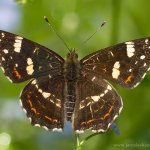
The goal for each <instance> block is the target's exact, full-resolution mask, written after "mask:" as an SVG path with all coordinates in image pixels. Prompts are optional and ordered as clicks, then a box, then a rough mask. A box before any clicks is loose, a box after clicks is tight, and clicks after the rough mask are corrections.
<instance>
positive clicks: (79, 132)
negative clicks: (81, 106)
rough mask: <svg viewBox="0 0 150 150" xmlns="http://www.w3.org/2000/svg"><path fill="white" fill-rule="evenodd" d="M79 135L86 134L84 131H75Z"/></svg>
mask: <svg viewBox="0 0 150 150" xmlns="http://www.w3.org/2000/svg"><path fill="white" fill-rule="evenodd" d="M75 132H76V133H77V134H82V133H84V130H76V131H75Z"/></svg>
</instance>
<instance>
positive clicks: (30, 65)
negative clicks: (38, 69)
mask: <svg viewBox="0 0 150 150" xmlns="http://www.w3.org/2000/svg"><path fill="white" fill-rule="evenodd" d="M27 64H28V66H27V67H26V71H27V73H28V74H29V75H32V74H33V72H34V69H33V61H32V59H31V58H27Z"/></svg>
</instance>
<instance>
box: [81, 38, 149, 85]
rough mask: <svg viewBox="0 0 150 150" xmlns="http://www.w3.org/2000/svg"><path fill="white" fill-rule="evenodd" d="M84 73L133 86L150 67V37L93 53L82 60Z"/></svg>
mask: <svg viewBox="0 0 150 150" xmlns="http://www.w3.org/2000/svg"><path fill="white" fill-rule="evenodd" d="M81 66H82V73H83V74H85V73H86V74H93V76H97V77H101V78H103V79H107V80H112V81H114V82H116V83H118V84H120V85H121V86H123V87H127V88H133V87H135V86H137V85H138V84H139V83H140V81H141V80H142V79H143V78H144V76H145V74H146V72H147V70H148V69H149V67H150V38H143V39H137V40H132V41H129V42H125V43H121V44H118V45H115V46H112V47H109V48H105V49H102V50H100V51H97V52H95V53H92V54H90V55H88V56H86V57H85V58H83V59H82V60H81Z"/></svg>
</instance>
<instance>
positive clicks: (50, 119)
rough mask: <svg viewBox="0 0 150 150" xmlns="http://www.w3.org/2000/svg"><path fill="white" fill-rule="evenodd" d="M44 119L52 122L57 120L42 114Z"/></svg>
mask: <svg viewBox="0 0 150 150" xmlns="http://www.w3.org/2000/svg"><path fill="white" fill-rule="evenodd" d="M44 117H45V118H46V119H48V120H49V121H52V122H58V120H56V119H52V118H50V117H48V116H44Z"/></svg>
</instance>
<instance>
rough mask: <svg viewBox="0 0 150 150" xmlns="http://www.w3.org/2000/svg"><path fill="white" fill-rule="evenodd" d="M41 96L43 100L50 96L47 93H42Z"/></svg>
mask: <svg viewBox="0 0 150 150" xmlns="http://www.w3.org/2000/svg"><path fill="white" fill-rule="evenodd" d="M42 95H43V97H44V98H48V97H50V95H51V94H50V93H47V92H43V93H42Z"/></svg>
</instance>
